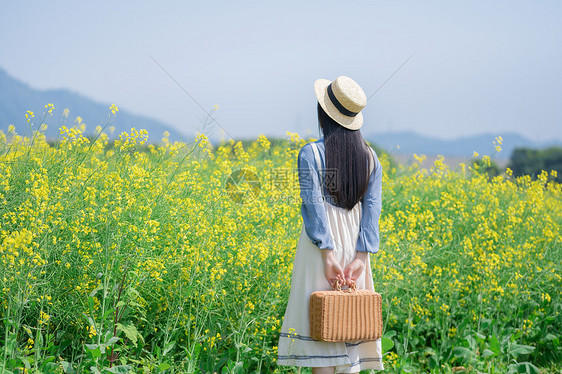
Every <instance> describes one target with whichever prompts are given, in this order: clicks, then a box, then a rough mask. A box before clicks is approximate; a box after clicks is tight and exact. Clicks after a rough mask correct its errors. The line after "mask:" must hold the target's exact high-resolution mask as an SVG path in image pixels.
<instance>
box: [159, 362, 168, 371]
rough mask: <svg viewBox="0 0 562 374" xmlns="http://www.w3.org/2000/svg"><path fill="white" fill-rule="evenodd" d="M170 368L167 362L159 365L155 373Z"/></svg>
mask: <svg viewBox="0 0 562 374" xmlns="http://www.w3.org/2000/svg"><path fill="white" fill-rule="evenodd" d="M169 368H170V364H169V363H167V362H163V363H161V364H160V365H158V368H156V370H157V371H162V370H166V369H169Z"/></svg>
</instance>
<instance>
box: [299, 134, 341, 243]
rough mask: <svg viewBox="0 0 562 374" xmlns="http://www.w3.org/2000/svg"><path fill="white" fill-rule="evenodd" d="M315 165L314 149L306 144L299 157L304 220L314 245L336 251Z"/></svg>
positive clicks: (307, 232)
mask: <svg viewBox="0 0 562 374" xmlns="http://www.w3.org/2000/svg"><path fill="white" fill-rule="evenodd" d="M315 165H316V162H315V160H314V154H313V152H312V147H311V145H310V144H306V145H305V146H303V147H302V148H301V150H300V151H299V155H298V175H299V185H300V197H301V200H302V206H301V213H302V219H303V222H304V227H305V230H306V234H307V235H308V237H309V238H310V240H311V241H312V243H313V244H314V245H316V246H317V247H318V248H320V249H334V244H333V243H332V239H331V237H330V226H329V224H328V216H327V214H326V208H325V207H324V197H323V195H322V190H321V186H320V179H319V170H318V168H317V167H316V166H315Z"/></svg>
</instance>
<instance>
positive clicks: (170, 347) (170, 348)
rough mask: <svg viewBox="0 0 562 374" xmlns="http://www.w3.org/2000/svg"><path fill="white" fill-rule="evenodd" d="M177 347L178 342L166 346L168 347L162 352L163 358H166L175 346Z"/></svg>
mask: <svg viewBox="0 0 562 374" xmlns="http://www.w3.org/2000/svg"><path fill="white" fill-rule="evenodd" d="M175 345H176V342H170V343H168V344H166V347H165V348H164V351H163V352H162V356H166V355H167V354H168V352H170V351H171V350H172V349H173V348H174V346H175Z"/></svg>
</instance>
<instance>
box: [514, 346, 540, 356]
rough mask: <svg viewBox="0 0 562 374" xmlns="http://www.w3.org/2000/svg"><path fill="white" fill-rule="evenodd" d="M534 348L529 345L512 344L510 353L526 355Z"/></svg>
mask: <svg viewBox="0 0 562 374" xmlns="http://www.w3.org/2000/svg"><path fill="white" fill-rule="evenodd" d="M534 350H535V347H531V346H530V345H521V344H512V345H511V351H510V353H511V354H512V355H513V356H515V357H519V356H521V355H528V354H530V353H532V352H533V351H534Z"/></svg>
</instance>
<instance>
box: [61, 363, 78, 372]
mask: <svg viewBox="0 0 562 374" xmlns="http://www.w3.org/2000/svg"><path fill="white" fill-rule="evenodd" d="M60 364H61V366H62V371H63V372H64V373H65V374H74V373H76V372H75V371H74V368H73V367H72V364H71V363H70V362H66V361H61V362H60Z"/></svg>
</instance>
